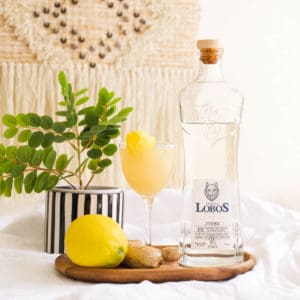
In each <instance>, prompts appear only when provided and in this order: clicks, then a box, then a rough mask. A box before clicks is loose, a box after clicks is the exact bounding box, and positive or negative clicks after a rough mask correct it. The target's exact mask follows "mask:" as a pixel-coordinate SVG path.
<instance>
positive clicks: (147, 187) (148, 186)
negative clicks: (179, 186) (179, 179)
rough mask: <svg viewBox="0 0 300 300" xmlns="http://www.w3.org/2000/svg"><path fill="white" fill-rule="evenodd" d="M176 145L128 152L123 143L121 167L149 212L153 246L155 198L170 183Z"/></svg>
mask: <svg viewBox="0 0 300 300" xmlns="http://www.w3.org/2000/svg"><path fill="white" fill-rule="evenodd" d="M174 149H175V145H174V144H170V143H156V144H155V146H154V147H153V148H149V149H148V148H147V149H143V150H138V151H134V152H132V151H129V150H128V149H127V148H126V144H125V143H122V144H120V155H121V164H122V169H123V173H124V176H125V178H126V180H127V182H128V184H129V185H130V187H131V188H132V189H133V190H135V191H136V192H137V193H138V194H139V195H140V196H141V198H142V200H143V201H144V204H145V212H146V222H145V231H146V239H145V243H146V245H151V243H152V234H151V212H152V204H153V201H154V197H155V196H156V195H157V194H158V193H159V192H160V191H161V190H162V189H163V188H164V187H165V185H166V184H167V182H168V180H169V178H170V176H171V174H172V171H173V165H174Z"/></svg>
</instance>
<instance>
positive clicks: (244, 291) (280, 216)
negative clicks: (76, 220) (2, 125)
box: [0, 190, 300, 300]
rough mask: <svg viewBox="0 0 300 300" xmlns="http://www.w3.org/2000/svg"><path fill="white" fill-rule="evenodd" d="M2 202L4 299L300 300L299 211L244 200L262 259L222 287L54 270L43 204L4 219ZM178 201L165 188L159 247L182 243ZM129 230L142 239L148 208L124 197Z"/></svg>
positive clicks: (159, 202) (157, 213) (248, 243)
mask: <svg viewBox="0 0 300 300" xmlns="http://www.w3.org/2000/svg"><path fill="white" fill-rule="evenodd" d="M4 208H5V206H1V200H0V210H2V211H1V215H2V216H1V217H0V299H72V300H73V299H101V300H106V299H109V300H111V299H130V300H135V299H143V300H147V299H166V300H167V299H172V300H177V299H191V300H192V299H205V300H214V299H222V300H227V299H243V300H244V299H245V300H248V299H249V300H253V299H255V300H259V299H266V300H273V299H274V300H296V299H300V213H298V212H294V211H289V210H287V209H284V208H282V207H280V206H277V205H274V204H271V203H268V202H265V201H263V200H260V199H256V198H254V197H243V199H242V219H243V235H244V244H245V250H247V251H249V252H251V253H253V254H254V255H255V256H256V258H257V264H256V266H255V268H254V269H253V270H252V271H250V272H248V273H246V274H243V275H240V276H237V277H235V278H233V279H231V280H228V281H222V282H201V281H199V282H197V281H185V282H168V283H162V284H153V283H151V282H149V281H144V282H141V283H139V284H95V283H86V282H79V281H75V280H71V279H68V278H65V277H64V276H62V275H60V274H59V273H58V272H56V270H55V268H54V260H55V258H56V257H57V255H50V254H46V253H44V252H43V220H44V208H43V202H42V201H40V202H39V203H38V204H37V203H35V205H31V206H30V207H27V209H26V210H25V211H22V212H20V211H19V212H15V213H12V212H11V211H10V214H9V215H6V216H5V215H4V213H3V209H4ZM180 208H181V203H180V196H179V193H178V192H176V191H172V190H166V191H163V192H162V193H161V194H160V195H159V197H158V198H157V199H156V202H155V204H154V207H153V225H154V226H153V228H154V243H176V241H177V239H178V232H179V225H178V220H179V218H180ZM125 209H126V212H125V222H126V224H125V231H126V233H127V235H128V238H131V239H136V238H140V237H141V234H142V232H141V229H140V228H141V225H142V224H143V220H144V219H143V204H142V202H141V201H140V200H139V199H138V197H137V195H136V194H134V193H133V192H128V193H127V194H126V206H125Z"/></svg>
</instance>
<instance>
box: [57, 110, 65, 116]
mask: <svg viewBox="0 0 300 300" xmlns="http://www.w3.org/2000/svg"><path fill="white" fill-rule="evenodd" d="M55 114H56V115H57V116H60V117H65V116H67V115H68V112H67V111H65V110H60V111H57V112H55Z"/></svg>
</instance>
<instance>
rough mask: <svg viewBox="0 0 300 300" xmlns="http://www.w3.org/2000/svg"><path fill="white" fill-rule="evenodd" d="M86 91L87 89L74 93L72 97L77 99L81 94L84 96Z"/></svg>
mask: <svg viewBox="0 0 300 300" xmlns="http://www.w3.org/2000/svg"><path fill="white" fill-rule="evenodd" d="M87 91H88V89H82V90H80V91H78V92H76V93H75V94H74V95H75V96H76V97H78V96H80V95H82V94H85V93H86V92H87Z"/></svg>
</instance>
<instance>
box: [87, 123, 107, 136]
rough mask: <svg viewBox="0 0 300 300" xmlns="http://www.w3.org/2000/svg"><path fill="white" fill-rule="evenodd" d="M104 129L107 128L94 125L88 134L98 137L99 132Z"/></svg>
mask: <svg viewBox="0 0 300 300" xmlns="http://www.w3.org/2000/svg"><path fill="white" fill-rule="evenodd" d="M106 127H107V126H105V125H95V126H92V127H91V129H90V132H91V133H93V134H94V135H98V134H99V133H100V132H102V131H103V130H104V129H106Z"/></svg>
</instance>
